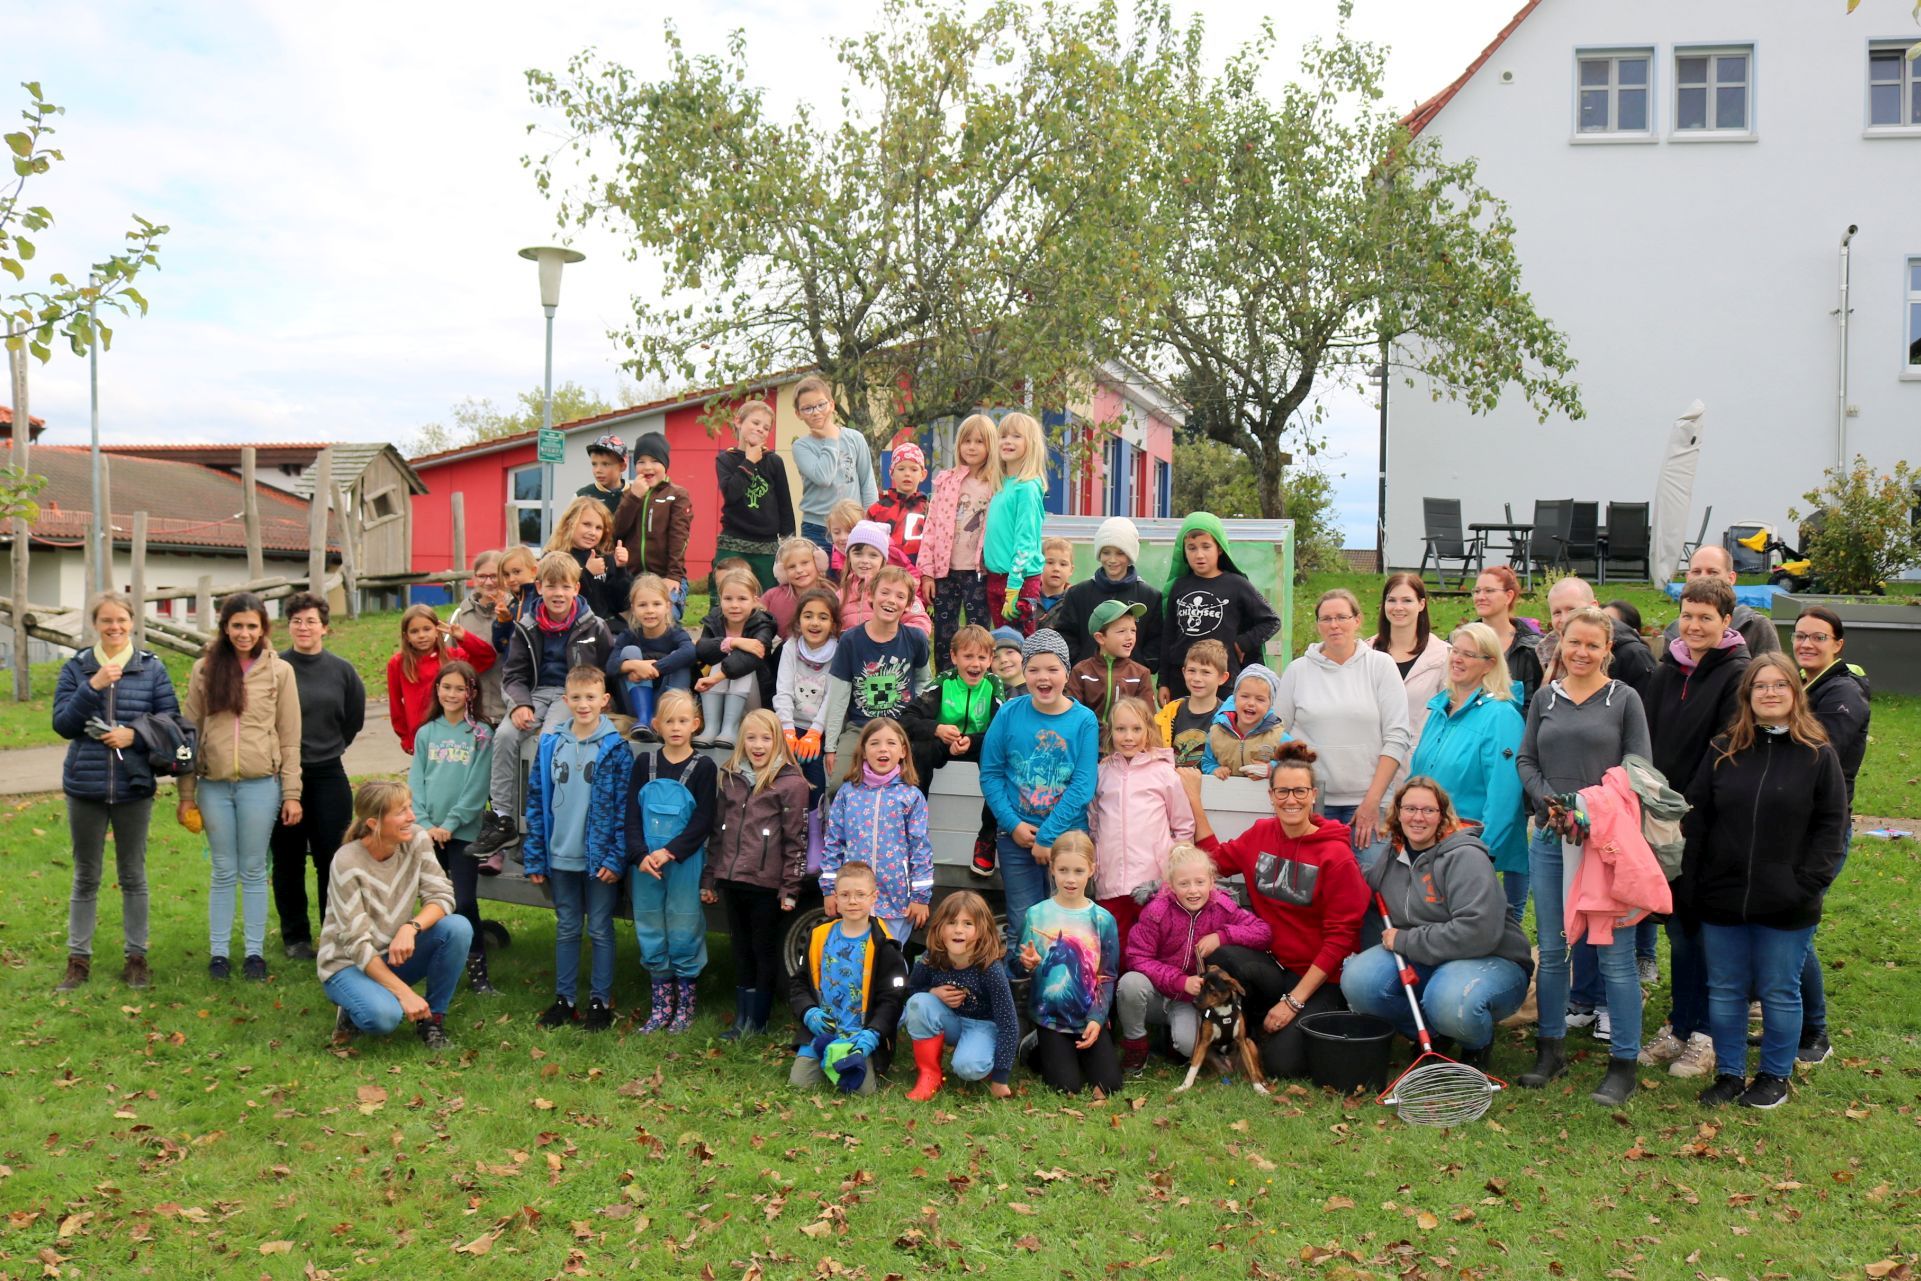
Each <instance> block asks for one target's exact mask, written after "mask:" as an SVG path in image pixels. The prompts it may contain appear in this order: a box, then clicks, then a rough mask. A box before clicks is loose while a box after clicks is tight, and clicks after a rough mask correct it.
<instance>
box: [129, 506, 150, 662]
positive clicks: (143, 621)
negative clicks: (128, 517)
mask: <svg viewBox="0 0 1921 1281" xmlns="http://www.w3.org/2000/svg"><path fill="white" fill-rule="evenodd" d="M131 551H132V553H133V581H132V588H131V590H130V592H129V593H128V594H129V595H131V596H132V597H133V647H134V648H135V649H145V648H146V645H147V513H146V512H144V511H138V512H135V513H134V514H133V547H132V548H131Z"/></svg>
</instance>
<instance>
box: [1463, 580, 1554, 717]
mask: <svg viewBox="0 0 1921 1281" xmlns="http://www.w3.org/2000/svg"><path fill="white" fill-rule="evenodd" d="M1520 599H1521V580H1520V579H1518V578H1516V577H1515V576H1514V571H1513V570H1512V569H1510V568H1508V567H1507V566H1506V565H1496V566H1494V567H1493V568H1492V569H1484V570H1482V571H1481V573H1480V575H1479V577H1477V578H1475V580H1474V596H1473V601H1474V616H1475V618H1477V619H1478V620H1480V621H1481V622H1483V623H1486V624H1487V625H1488V626H1489V627H1491V628H1493V629H1494V635H1495V637H1496V639H1498V640H1499V641H1500V642H1501V658H1502V659H1503V661H1505V662H1506V663H1507V670H1508V675H1509V676H1511V677H1512V678H1513V679H1514V680H1515V681H1516V682H1517V683H1518V684H1519V685H1520V687H1521V691H1520V693H1519V694H1518V695H1517V696H1516V697H1518V698H1519V700H1520V704H1519V705H1520V710H1521V711H1523V712H1526V711H1527V705H1528V703H1529V702H1530V701H1532V699H1533V698H1534V691H1535V690H1537V689H1539V688H1540V687H1541V660H1540V659H1539V658H1537V657H1536V656H1535V653H1534V646H1535V643H1536V642H1537V641H1539V640H1540V639H1541V629H1540V625H1539V624H1538V623H1536V622H1535V621H1534V620H1533V619H1531V618H1516V617H1515V616H1514V606H1515V603H1516V602H1518V601H1519V600H1520Z"/></svg>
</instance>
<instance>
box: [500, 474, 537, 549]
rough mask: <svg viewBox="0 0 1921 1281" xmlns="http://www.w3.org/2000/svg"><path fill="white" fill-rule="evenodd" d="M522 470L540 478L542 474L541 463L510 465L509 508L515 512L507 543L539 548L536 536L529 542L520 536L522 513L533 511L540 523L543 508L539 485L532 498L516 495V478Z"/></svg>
mask: <svg viewBox="0 0 1921 1281" xmlns="http://www.w3.org/2000/svg"><path fill="white" fill-rule="evenodd" d="M522 472H532V473H533V474H534V476H535V477H536V478H538V477H539V476H540V474H541V464H540V463H528V464H527V465H526V466H524V467H509V468H508V469H507V510H508V511H510V512H512V513H513V519H512V521H511V522H509V528H508V529H507V530H506V537H507V540H508V541H507V543H506V545H507V546H509V547H513V546H522V547H534V548H538V547H539V546H540V539H538V538H535V539H534V541H533V542H531V543H529V542H524V541H523V540H522V539H521V537H520V517H521V513H522V512H532V513H533V514H534V517H535V524H536V525H538V523H539V517H540V508H541V502H540V497H539V488H538V486H536V487H535V491H534V492H535V496H534V497H533V498H531V499H528V498H516V497H514V478H515V477H516V476H519V475H520V474H521V473H522Z"/></svg>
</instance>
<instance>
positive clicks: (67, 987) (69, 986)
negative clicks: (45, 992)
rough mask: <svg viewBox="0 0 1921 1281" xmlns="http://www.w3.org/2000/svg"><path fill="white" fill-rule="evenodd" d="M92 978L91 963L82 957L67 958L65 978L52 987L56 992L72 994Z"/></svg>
mask: <svg viewBox="0 0 1921 1281" xmlns="http://www.w3.org/2000/svg"><path fill="white" fill-rule="evenodd" d="M92 977H93V961H92V960H90V959H89V958H87V957H84V956H69V957H68V958H67V976H66V977H65V978H63V979H61V980H60V981H59V982H58V983H56V984H54V985H53V990H54V991H56V992H72V991H75V990H76V989H78V988H79V986H80V985H81V984H82V983H85V982H86V981H87V980H88V979H90V978H92Z"/></svg>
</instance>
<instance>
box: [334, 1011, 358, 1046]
mask: <svg viewBox="0 0 1921 1281" xmlns="http://www.w3.org/2000/svg"><path fill="white" fill-rule="evenodd" d="M359 1035H360V1029H359V1028H358V1027H356V1026H355V1025H354V1020H353V1015H351V1014H349V1013H347V1007H346V1006H344V1005H343V1006H341V1007H340V1009H339V1010H337V1011H336V1012H335V1013H334V1031H333V1043H334V1044H335V1045H352V1044H353V1043H354V1038H356V1037H358V1036H359Z"/></svg>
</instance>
